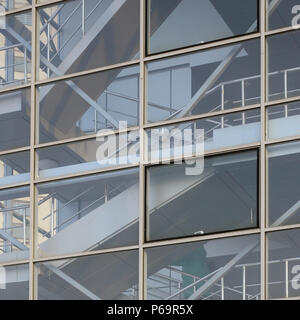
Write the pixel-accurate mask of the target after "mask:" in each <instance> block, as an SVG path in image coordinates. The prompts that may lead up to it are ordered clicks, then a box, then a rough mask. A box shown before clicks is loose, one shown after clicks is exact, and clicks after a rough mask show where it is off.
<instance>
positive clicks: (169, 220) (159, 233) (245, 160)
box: [147, 150, 258, 241]
mask: <svg viewBox="0 0 300 320" xmlns="http://www.w3.org/2000/svg"><path fill="white" fill-rule="evenodd" d="M188 167H189V166H188V165H186V164H182V165H180V164H173V165H165V166H154V167H150V168H149V169H148V170H147V222H148V225H147V240H150V241H152V240H158V239H166V238H176V237H184V236H190V235H203V234H209V233H213V232H220V231H231V230H237V229H245V228H253V227H257V224H258V220H257V212H258V207H257V205H258V198H257V192H258V180H257V177H258V174H257V151H255V150H253V151H247V152H241V153H233V154H228V155H220V156H211V157H207V158H204V168H203V170H202V172H197V173H196V174H195V175H192V174H188V171H187V168H188Z"/></svg>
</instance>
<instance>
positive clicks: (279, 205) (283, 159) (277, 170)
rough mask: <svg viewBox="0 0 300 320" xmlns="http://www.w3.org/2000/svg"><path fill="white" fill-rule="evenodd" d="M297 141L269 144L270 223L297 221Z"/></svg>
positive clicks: (299, 145)
mask: <svg viewBox="0 0 300 320" xmlns="http://www.w3.org/2000/svg"><path fill="white" fill-rule="evenodd" d="M299 164H300V142H299V141H296V142H290V143H285V144H278V145H277V144H276V145H274V146H269V147H268V171H269V172H268V183H269V185H268V190H269V225H270V226H272V227H273V226H279V225H289V224H294V223H300V211H299V207H300V196H299V192H298V190H299V188H300V172H299Z"/></svg>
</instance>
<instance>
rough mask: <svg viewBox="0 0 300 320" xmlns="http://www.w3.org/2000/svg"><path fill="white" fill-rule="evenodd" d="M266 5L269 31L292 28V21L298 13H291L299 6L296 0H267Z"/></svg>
mask: <svg viewBox="0 0 300 320" xmlns="http://www.w3.org/2000/svg"><path fill="white" fill-rule="evenodd" d="M268 5H269V8H268V10H269V11H268V12H269V17H268V23H269V30H273V29H279V28H284V27H290V26H292V20H293V18H294V17H295V16H296V14H297V13H298V12H299V11H295V13H293V11H292V10H293V8H294V7H295V6H297V5H299V1H298V0H281V1H274V0H268ZM296 20H297V19H296ZM297 22H298V21H297Z"/></svg>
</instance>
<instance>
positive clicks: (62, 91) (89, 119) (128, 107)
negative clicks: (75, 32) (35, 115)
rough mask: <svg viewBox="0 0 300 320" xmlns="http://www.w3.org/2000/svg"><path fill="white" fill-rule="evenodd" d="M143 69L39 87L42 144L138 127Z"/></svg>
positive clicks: (106, 72)
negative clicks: (121, 127) (122, 125)
mask: <svg viewBox="0 0 300 320" xmlns="http://www.w3.org/2000/svg"><path fill="white" fill-rule="evenodd" d="M138 118H139V67H138V66H134V67H127V68H122V69H113V70H110V71H105V72H99V73H94V74H90V75H85V76H81V77H77V78H74V79H72V80H66V81H59V82H55V83H51V84H49V85H44V86H41V87H39V123H40V128H39V140H40V143H43V142H49V141H55V140H62V139H67V138H74V137H79V136H84V135H87V134H92V133H96V132H97V131H98V130H102V129H118V128H119V121H126V122H127V126H128V127H132V126H136V125H138Z"/></svg>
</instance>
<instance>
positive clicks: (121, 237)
mask: <svg viewBox="0 0 300 320" xmlns="http://www.w3.org/2000/svg"><path fill="white" fill-rule="evenodd" d="M38 192H39V205H38V226H39V230H38V235H37V241H38V244H39V251H38V252H39V256H42V257H45V256H57V255H62V254H67V253H74V252H83V251H91V250H99V249H105V248H112V247H118V246H126V245H134V244H137V243H138V218H139V174H138V169H131V170H123V171H114V172H109V173H103V174H101V175H92V176H85V177H80V178H76V179H70V180H60V181H55V182H50V183H45V184H41V185H39V186H38Z"/></svg>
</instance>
